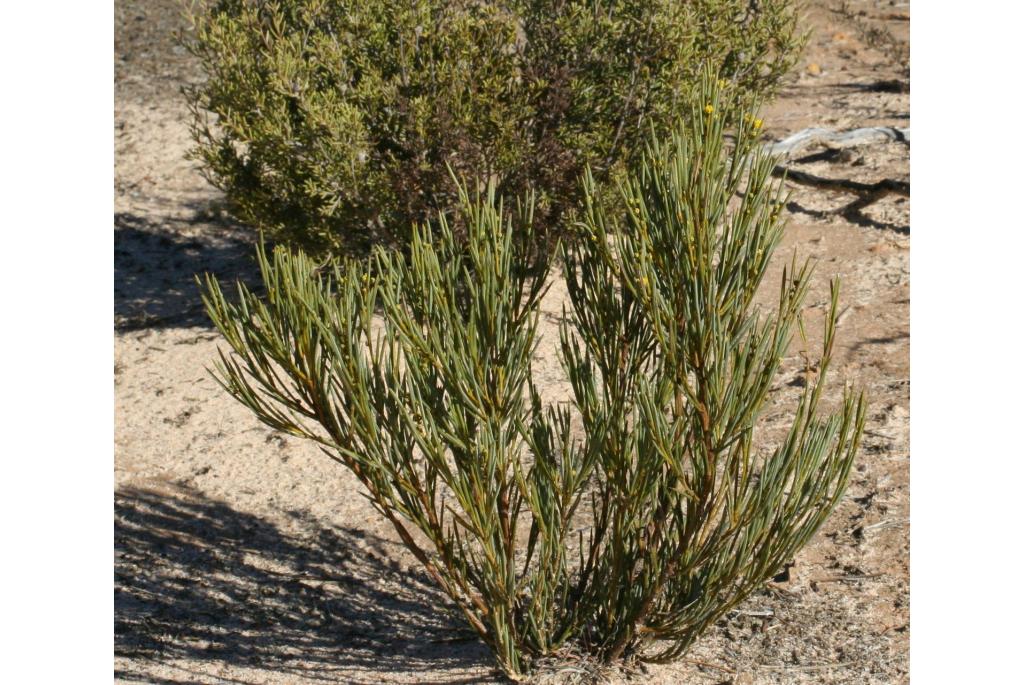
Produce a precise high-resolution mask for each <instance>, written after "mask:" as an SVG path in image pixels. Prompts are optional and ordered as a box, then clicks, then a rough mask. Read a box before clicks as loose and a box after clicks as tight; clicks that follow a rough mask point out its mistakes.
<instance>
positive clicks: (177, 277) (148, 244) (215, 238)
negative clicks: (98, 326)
mask: <svg viewBox="0 0 1024 685" xmlns="http://www.w3.org/2000/svg"><path fill="white" fill-rule="evenodd" d="M192 223H197V222H194V221H188V220H173V219H171V220H166V219H165V220H163V221H162V222H156V221H152V220H150V219H147V218H146V217H144V216H140V215H137V214H130V213H118V214H115V215H114V328H115V329H116V330H117V331H121V332H126V331H133V330H140V329H144V328H161V327H165V326H182V327H187V326H204V327H205V326H210V321H209V319H207V318H206V314H205V312H204V311H203V306H202V303H201V301H200V298H199V288H198V287H197V285H196V282H195V276H196V274H203V273H206V272H209V273H212V274H215V275H217V276H218V277H219V278H220V279H221V280H222V282H224V283H225V284H227V283H233V282H234V281H235V280H241V281H242V282H244V283H246V284H247V285H249V286H250V287H251V286H255V285H256V284H258V283H259V281H260V279H259V269H258V268H257V265H256V259H255V255H256V248H255V243H254V242H253V240H252V238H251V232H244V231H241V230H229V229H227V228H225V227H217V228H218V229H219V230H216V231H214V230H207V231H204V235H203V237H201V238H199V237H188V236H187V235H182V231H181V228H182V226H178V225H176V224H185V225H187V224H192ZM207 228H209V227H207Z"/></svg>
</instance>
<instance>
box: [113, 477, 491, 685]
mask: <svg viewBox="0 0 1024 685" xmlns="http://www.w3.org/2000/svg"><path fill="white" fill-rule="evenodd" d="M114 510H115V533H114V536H115V545H114V549H115V566H114V581H115V583H114V633H115V639H114V653H115V656H116V657H122V661H121V662H120V664H119V668H118V669H117V670H116V671H115V676H116V677H117V678H120V679H125V680H140V681H143V682H149V683H160V684H161V685H182V684H184V683H190V682H197V676H202V677H204V678H211V677H213V679H215V680H218V681H220V682H224V681H225V680H224V679H223V678H219V679H218V678H216V677H214V674H215V673H217V672H218V670H219V669H220V668H221V667H223V666H236V667H245V668H255V669H259V670H261V671H272V672H275V673H276V674H277V677H278V678H279V679H281V680H282V682H297V681H302V682H311V681H312V682H317V681H319V682H332V683H333V682H347V683H357V682H366V683H380V682H382V681H386V679H387V674H388V673H391V674H396V675H397V674H398V673H404V674H408V673H410V672H416V671H431V672H432V673H431V674H430V675H433V676H437V675H442V676H443V673H444V671H445V670H446V669H456V670H462V669H472V670H474V671H477V672H478V673H479V675H478V676H477V677H475V678H473V679H471V680H467V679H465V672H464V671H463V672H462V673H461V674H460V673H452V676H451V677H450V678H445V679H444V681H443V682H445V683H458V682H466V683H468V682H481V681H489V680H495V679H496V677H495V676H494V675H493V672H492V671H490V670H489V666H490V664H491V659H490V656H489V654H488V651H487V648H486V647H485V646H484V645H483V643H481V642H480V641H479V640H477V639H476V637H475V635H474V634H472V633H470V632H468V630H466V629H463V628H462V626H461V624H460V623H459V622H458V620H457V618H455V617H454V613H453V612H454V606H453V605H452V604H451V602H450V601H449V600H448V599H447V598H446V597H445V596H443V595H442V594H441V593H440V592H439V591H438V590H436V589H435V588H434V587H433V586H432V585H431V584H430V582H429V579H428V578H427V577H426V576H425V574H423V573H422V572H418V571H412V572H410V571H402V570H400V569H399V568H398V565H397V563H396V562H394V561H389V558H388V556H389V550H391V551H393V549H394V543H391V542H389V541H386V540H383V539H380V538H375V537H373V536H371V535H368V534H366V533H364V532H363V531H360V530H359V529H356V528H342V527H325V526H324V525H323V524H322V523H319V522H317V521H316V520H314V519H313V518H312V517H311V516H309V515H308V514H304V513H302V512H291V513H290V514H289V515H290V516H292V521H291V522H290V523H294V524H295V526H294V527H295V528H296V531H297V532H289V533H288V534H287V535H286V534H284V533H283V532H282V531H281V530H280V529H279V528H278V527H277V526H275V525H274V524H272V523H269V522H267V521H265V520H263V519H261V518H258V517H256V516H253V515H250V514H246V513H242V512H239V511H236V510H234V509H232V508H231V507H229V506H228V505H226V504H224V503H221V502H216V501H211V500H208V499H205V498H203V497H202V496H201V495H199V494H198V493H196V492H195V491H192V490H188V489H180V490H179V491H178V492H176V493H174V494H172V495H167V494H162V493H157V492H154V491H150V490H135V489H122V490H120V491H118V492H117V493H116V495H115V507H114ZM291 527H292V526H291V525H289V528H291ZM392 556H393V555H392ZM170 661H173V662H174V664H173V667H172V668H170V669H167V668H165V669H161V672H162V673H164V675H163V676H161V677H157V678H154V677H153V674H151V673H150V668H148V665H150V664H167V663H168V662H170ZM168 670H171V671H172V672H174V673H180V679H178V678H179V676H173V677H171V676H166V672H167V671H168ZM430 675H428V674H427V673H424V674H423V676H427V677H430ZM227 682H248V681H245V680H237V679H236V680H228V681H227ZM417 682H428V681H427V680H417Z"/></svg>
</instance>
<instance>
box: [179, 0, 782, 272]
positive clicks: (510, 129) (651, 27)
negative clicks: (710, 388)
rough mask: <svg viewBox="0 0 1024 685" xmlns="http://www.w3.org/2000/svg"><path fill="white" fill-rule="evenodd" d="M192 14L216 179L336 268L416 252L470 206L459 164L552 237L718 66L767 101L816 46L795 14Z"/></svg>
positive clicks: (496, 9) (341, 5)
mask: <svg viewBox="0 0 1024 685" xmlns="http://www.w3.org/2000/svg"><path fill="white" fill-rule="evenodd" d="M192 16H193V21H194V26H195V31H194V34H193V37H192V39H191V40H190V41H189V45H190V47H191V49H192V51H193V52H194V53H195V54H196V55H197V56H198V57H199V59H200V60H201V63H202V66H203V68H204V70H205V72H206V74H207V77H208V78H207V79H206V80H205V81H204V82H202V83H200V84H197V85H196V86H195V87H193V88H191V89H189V91H188V93H189V96H190V101H191V104H192V109H193V112H194V136H195V139H196V141H197V146H196V148H195V150H194V154H195V156H196V157H197V159H199V160H200V161H201V163H202V166H203V167H204V169H205V172H206V174H207V176H208V178H209V179H210V180H211V181H212V182H213V183H214V184H215V185H217V186H219V187H220V188H222V189H223V190H225V191H226V193H227V196H228V200H229V202H230V204H231V206H232V207H233V211H234V213H235V214H236V215H237V216H238V218H240V219H241V220H242V221H244V222H247V223H249V224H251V225H253V226H256V227H259V228H260V229H262V230H263V231H264V232H265V233H266V235H267V236H268V237H270V238H272V239H274V240H277V241H282V242H286V243H288V244H291V245H293V246H302V247H304V248H305V249H307V250H308V251H312V252H316V253H324V252H334V253H336V254H337V253H341V252H346V251H350V250H353V249H356V250H358V249H363V248H365V247H367V246H369V245H371V244H373V243H381V242H383V243H390V244H393V245H407V243H408V240H409V238H410V236H409V228H410V227H411V226H413V225H414V224H416V223H420V222H423V221H425V220H429V219H432V218H433V217H434V216H435V214H436V212H437V211H438V210H448V209H450V208H452V207H453V206H454V204H455V203H456V195H457V192H456V182H455V181H454V180H453V176H452V174H450V173H449V171H448V169H447V167H446V165H448V164H450V165H451V167H452V169H453V170H454V172H455V174H454V175H455V176H456V177H460V178H461V177H467V178H468V177H472V178H479V179H483V180H484V181H490V182H493V183H494V185H495V187H496V188H497V192H498V194H499V195H501V196H506V197H513V196H521V195H523V194H524V193H525V192H527V191H529V190H533V191H535V192H536V203H535V216H534V221H535V227H536V229H537V234H538V235H540V236H550V235H551V233H552V231H553V230H557V228H558V227H561V226H564V225H565V222H563V221H562V218H563V216H564V215H565V214H566V212H567V211H570V210H571V209H573V208H575V207H577V206H578V204H579V201H580V196H579V184H578V183H577V179H578V178H579V176H580V174H581V172H582V170H583V167H584V165H585V164H589V165H590V167H591V168H592V170H593V172H594V174H595V178H596V179H597V180H598V181H599V182H601V181H605V180H606V179H608V178H610V177H611V176H612V175H614V174H616V173H618V172H620V171H621V170H623V169H624V168H626V166H627V164H628V163H629V162H631V161H632V158H633V157H634V156H635V154H636V153H637V151H639V150H640V149H642V147H643V140H644V137H645V136H646V135H647V134H648V133H649V131H650V129H651V127H653V128H654V129H655V130H664V129H665V127H666V125H668V124H670V123H671V120H672V119H673V117H674V116H675V115H676V112H677V111H678V110H679V109H681V106H680V105H681V103H683V102H684V101H685V100H686V98H687V96H688V95H689V94H690V91H691V90H692V89H693V87H694V85H695V83H696V81H697V78H696V76H697V74H698V73H699V70H700V67H701V65H704V64H710V65H711V66H712V67H713V68H716V69H717V70H719V71H720V73H721V74H722V77H723V78H725V79H727V80H729V81H730V82H732V83H733V84H734V87H735V88H736V89H737V91H740V92H742V93H745V94H748V95H752V96H753V95H757V96H764V95H767V94H770V93H771V92H772V90H773V89H774V88H775V86H776V85H777V84H778V82H779V79H780V77H781V75H782V74H783V73H784V72H785V71H786V70H787V69H788V68H789V67H790V65H791V64H792V62H793V60H794V58H795V52H796V47H797V45H798V43H799V42H800V41H799V40H798V39H797V38H796V37H795V33H794V31H795V28H794V27H795V14H794V10H793V8H792V0H761V1H760V2H756V3H754V2H748V0H689V1H680V0H610V1H598V0H454V1H452V0H278V1H276V2H270V1H268V0H219V1H217V2H210V3H207V4H202V5H200V6H199V8H198V9H197V10H195V11H194V12H193V15H192ZM451 219H452V221H453V230H455V231H456V233H457V234H458V237H460V238H461V237H462V236H463V235H464V231H465V228H466V227H465V226H463V225H461V224H459V223H458V222H457V219H458V215H457V213H453V214H452V216H451Z"/></svg>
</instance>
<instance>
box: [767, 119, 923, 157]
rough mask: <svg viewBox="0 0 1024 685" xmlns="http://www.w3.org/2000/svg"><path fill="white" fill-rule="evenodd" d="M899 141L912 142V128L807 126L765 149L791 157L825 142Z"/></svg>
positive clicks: (851, 144)
mask: <svg viewBox="0 0 1024 685" xmlns="http://www.w3.org/2000/svg"><path fill="white" fill-rule="evenodd" d="M888 142H899V143H906V144H907V145H909V144H910V129H909V128H895V127H892V126H870V127H868V128H855V129H853V130H852V131H833V130H831V129H827V128H806V129H804V130H803V131H797V132H796V133H794V134H793V135H791V136H789V137H788V138H783V139H782V140H780V141H779V142H777V143H772V144H771V145H767V146H766V147H765V150H766V151H767V152H769V153H770V154H772V155H775V156H776V157H782V158H783V159H789V158H791V157H792V156H793V155H794V154H796V153H797V152H800V151H801V150H806V149H807V148H809V147H811V146H812V145H818V144H825V145H828V147H831V148H836V149H838V148H845V147H856V146H858V145H870V144H874V143H888Z"/></svg>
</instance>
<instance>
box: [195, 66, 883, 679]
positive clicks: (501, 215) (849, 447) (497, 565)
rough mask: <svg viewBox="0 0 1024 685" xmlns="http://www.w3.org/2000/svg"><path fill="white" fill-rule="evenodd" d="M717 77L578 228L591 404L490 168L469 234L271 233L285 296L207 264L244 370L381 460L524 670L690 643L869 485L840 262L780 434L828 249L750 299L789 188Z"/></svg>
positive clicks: (458, 583) (243, 382) (474, 616)
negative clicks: (845, 343)
mask: <svg viewBox="0 0 1024 685" xmlns="http://www.w3.org/2000/svg"><path fill="white" fill-rule="evenodd" d="M702 96H703V97H702V99H701V100H700V101H699V102H698V103H697V104H696V105H695V107H694V109H693V111H692V113H691V116H690V118H689V120H688V121H690V123H689V124H687V125H685V126H682V127H681V128H680V129H679V130H678V131H677V132H676V133H675V134H674V135H673V136H671V137H670V138H668V139H667V140H662V141H660V142H659V141H655V142H653V143H652V144H651V145H650V146H648V148H647V149H646V153H645V155H644V157H643V159H642V161H641V163H640V164H639V165H638V168H637V170H636V171H635V173H632V174H630V175H629V176H628V178H627V179H626V181H625V182H624V183H623V184H622V185H621V186H620V194H621V200H622V204H623V205H624V206H625V207H627V208H628V212H627V214H626V216H625V217H624V218H622V219H615V218H614V217H613V216H612V215H609V214H608V212H607V211H606V210H605V209H604V208H603V205H602V204H601V203H599V202H597V201H596V200H595V197H594V191H595V188H594V184H593V179H592V177H589V180H588V182H587V183H585V184H584V196H585V199H586V202H585V211H584V212H583V213H582V216H581V218H582V221H581V228H580V232H581V234H582V235H583V236H584V237H583V238H582V239H581V240H579V241H577V242H575V243H573V244H571V245H567V246H565V247H564V248H563V250H562V257H563V259H562V263H563V265H564V266H563V268H564V273H563V276H564V278H565V279H566V282H567V284H568V293H569V299H570V303H571V311H567V312H566V313H565V316H564V317H563V323H562V325H561V328H560V352H561V358H562V362H563V365H564V368H565V371H566V374H567V378H568V380H569V382H570V384H571V387H572V397H573V400H572V402H571V404H570V405H565V404H557V405H545V402H544V400H543V398H542V397H541V396H540V393H539V392H538V390H537V388H536V387H535V386H534V379H533V374H532V369H531V360H532V357H533V354H534V351H535V349H536V347H537V344H538V338H537V331H538V311H539V309H538V307H539V302H540V299H541V297H542V296H543V294H544V292H545V283H547V282H548V281H547V273H546V272H547V266H546V265H544V264H542V265H541V268H540V273H539V275H537V273H536V272H535V271H530V270H526V269H524V268H522V267H523V265H524V263H525V257H524V255H523V253H522V249H523V248H522V247H521V243H520V242H519V241H517V240H515V239H514V237H515V236H516V235H522V234H526V235H529V234H530V233H531V232H532V231H533V230H534V229H533V222H534V216H533V214H532V209H533V205H532V203H531V202H530V201H527V202H523V203H521V204H520V205H518V206H517V207H516V208H515V210H514V211H508V210H507V209H506V208H505V207H503V206H502V204H501V203H500V202H498V201H496V200H495V193H494V185H493V184H492V185H491V188H490V192H489V193H488V194H486V195H477V196H475V197H471V196H470V194H469V193H468V191H466V190H462V194H461V203H460V207H461V209H460V212H461V217H460V218H461V221H462V223H463V224H464V225H465V226H466V227H467V241H466V243H465V244H464V245H463V244H461V243H460V242H459V241H458V240H456V238H455V236H454V234H453V232H452V228H451V225H450V223H449V222H448V221H447V220H446V219H445V218H444V217H442V218H441V219H440V220H439V221H438V222H437V223H436V226H435V227H434V228H430V227H421V228H417V229H415V230H414V231H413V235H412V240H411V245H410V254H409V255H408V258H405V257H404V256H402V255H399V254H396V253H394V252H388V251H385V250H382V249H378V250H377V251H376V252H375V253H374V256H373V258H372V263H369V264H367V263H363V262H357V261H349V262H348V263H347V264H345V265H335V266H333V267H330V268H329V270H326V271H325V270H324V269H323V268H322V267H317V266H316V263H315V262H314V261H312V260H311V259H310V258H308V257H307V256H305V255H304V254H302V253H301V252H300V253H292V252H289V251H287V250H284V249H281V248H279V249H277V250H276V251H275V252H274V253H273V255H272V256H268V255H267V254H266V253H265V252H263V251H261V252H260V264H261V267H262V270H263V278H264V282H265V285H266V291H267V294H266V298H265V300H264V299H261V298H258V297H256V296H255V295H254V294H253V293H251V292H250V291H248V290H246V289H245V288H244V287H242V286H239V290H238V302H237V304H234V303H232V302H230V301H229V300H228V299H227V298H226V297H225V295H224V293H223V292H222V290H221V288H220V286H219V285H218V283H217V282H216V281H215V280H213V279H207V281H206V288H205V290H206V296H205V301H206V305H207V308H208V311H209V313H210V316H211V318H212V319H213V321H214V323H215V324H216V326H217V327H218V329H219V330H220V331H221V332H222V333H223V334H224V336H225V338H226V339H227V341H228V343H229V344H230V346H231V348H232V349H233V350H234V354H233V355H223V354H222V357H221V362H220V364H219V366H218V369H219V370H218V377H219V380H220V381H221V382H222V384H223V385H224V387H225V388H226V389H227V390H228V391H229V392H230V393H231V394H233V395H234V396H235V397H236V398H238V399H239V400H240V401H242V402H244V403H245V404H246V405H247V406H249V407H250V408H251V409H252V410H253V411H254V412H255V413H256V415H257V416H258V417H259V418H260V419H261V420H262V421H264V422H265V423H267V424H268V425H270V426H273V427H275V428H277V429H280V430H283V431H287V432H289V433H291V434H293V435H298V436H304V437H307V438H309V439H312V440H314V441H316V442H317V443H319V444H320V445H321V446H322V447H323V449H324V451H325V453H327V454H328V455H330V456H331V457H332V458H334V459H336V460H337V461H339V462H340V463H342V464H344V465H345V466H347V467H348V468H350V469H351V470H352V472H353V473H355V475H356V476H358V478H359V479H360V480H361V481H362V483H363V485H364V486H365V487H366V490H367V491H368V493H369V496H370V499H371V501H372V502H373V504H374V506H375V507H376V508H377V509H378V510H379V511H380V512H381V513H382V514H383V515H384V516H385V517H386V518H387V519H389V520H390V521H391V523H392V524H393V525H394V527H395V529H396V530H397V532H398V534H399V535H400V537H401V539H402V540H403V541H404V543H405V544H406V545H407V546H408V548H409V549H410V550H411V551H412V553H413V554H414V555H415V556H416V558H417V559H418V560H419V561H420V562H421V563H422V564H423V566H424V567H425V568H426V570H427V571H428V572H429V574H430V575H431V576H432V577H433V579H434V580H435V581H436V582H437V583H438V585H439V586H440V587H442V588H443V589H444V590H445V592H447V593H448V595H450V596H451V598H452V599H453V600H454V601H455V603H456V604H457V605H458V606H459V608H460V609H461V611H462V613H463V614H464V615H465V618H466V620H467V621H468V622H469V623H470V624H471V625H472V627H473V628H474V629H475V630H476V631H477V633H479V635H480V637H481V638H482V639H483V640H484V641H485V642H486V643H487V644H488V645H489V646H490V647H491V649H492V650H493V651H494V653H495V655H496V657H497V660H498V662H499V663H500V666H501V667H502V668H503V669H504V670H505V671H506V672H507V673H508V674H510V675H511V676H513V677H515V676H518V675H519V674H522V673H526V672H529V670H530V669H531V667H532V664H533V663H535V660H536V659H537V658H539V657H542V656H547V655H557V654H558V653H560V652H561V651H562V650H566V649H569V648H572V649H574V650H576V651H583V652H586V653H589V654H591V655H593V656H594V657H596V658H598V659H601V660H604V661H607V662H612V661H615V660H619V659H641V660H647V661H663V660H670V659H673V658H675V657H677V656H679V655H680V654H682V653H683V652H684V651H685V650H686V649H687V648H688V647H689V646H690V645H691V644H692V643H693V641H694V640H695V639H696V638H697V637H698V636H700V635H701V633H702V632H703V631H704V630H705V629H706V628H707V627H708V626H710V625H711V624H712V623H713V622H714V621H716V620H717V619H718V618H720V617H721V616H722V615H723V614H724V613H725V612H726V611H728V610H729V609H731V608H733V607H734V606H735V605H736V604H737V603H738V602H740V601H742V600H743V599H744V598H745V597H747V596H748V595H749V594H750V593H751V592H752V591H754V590H755V589H757V588H758V587H759V586H760V585H761V584H762V583H764V582H765V581H766V580H767V579H768V578H770V577H771V576H773V575H774V574H776V573H778V571H779V570H780V569H781V568H782V566H783V565H784V564H785V562H787V561H788V560H790V559H791V558H792V557H793V555H794V554H795V553H796V552H797V551H798V550H799V549H800V548H801V547H802V546H803V545H804V544H805V543H806V542H807V541H808V539H809V538H810V537H811V535H812V534H813V533H814V532H815V530H816V529H817V528H818V527H819V526H820V525H821V523H822V522H823V521H824V519H825V518H826V516H827V515H828V514H829V513H830V512H831V511H832V509H833V508H834V507H835V505H836V503H837V502H838V500H839V498H840V497H841V495H842V493H843V491H844V489H845V486H846V482H847V478H848V474H849V472H850V467H851V465H852V462H853V458H854V455H855V452H856V450H857V444H858V442H859V438H860V433H861V430H862V428H863V422H864V402H863V398H861V397H859V396H855V395H854V394H853V393H852V392H850V391H847V392H846V393H845V398H844V400H843V402H842V405H841V408H840V410H839V412H838V414H836V415H833V416H829V417H827V418H819V416H818V415H819V403H820V400H821V396H822V392H823V390H822V388H823V385H822V384H823V383H824V381H825V377H826V375H827V372H828V368H829V361H830V358H831V356H832V349H833V342H834V339H835V329H836V316H837V311H836V310H837V303H838V284H836V283H834V284H833V287H832V302H831V307H830V309H829V312H828V316H827V320H826V324H825V334H824V346H823V349H822V355H821V359H820V361H819V362H818V367H817V369H818V371H817V377H816V378H811V377H810V376H811V374H810V373H809V374H808V376H809V378H808V382H807V384H806V386H805V388H804V390H803V393H802V396H801V397H800V399H799V401H798V403H797V405H796V407H795V415H794V419H793V424H792V427H791V428H790V429H789V431H788V433H787V434H786V435H785V436H784V437H783V438H782V439H781V442H780V443H779V444H778V446H776V447H775V448H774V449H758V448H757V443H756V441H755V435H754V428H755V424H756V423H757V417H758V414H759V412H760V409H761V407H762V405H763V403H764V401H765V398H766V396H767V394H768V392H769V388H770V386H771V383H772V380H773V379H774V378H775V376H776V373H777V371H778V369H779V364H780V360H781V358H782V356H783V355H784V354H785V352H786V350H787V348H788V347H789V344H790V342H791V339H792V329H793V326H794V324H798V323H800V321H801V320H800V310H801V302H802V300H803V297H804V294H805V292H806V289H807V283H808V275H809V267H808V266H807V265H806V264H805V265H803V266H801V267H797V266H796V262H795V258H794V262H793V265H792V266H791V267H790V268H788V269H786V270H785V272H784V274H783V277H782V282H781V284H780V290H779V296H778V310H777V311H776V312H774V313H772V312H762V311H761V310H760V309H759V308H758V307H756V306H755V304H754V297H755V292H757V291H758V287H759V285H760V284H761V281H762V279H763V277H764V275H765V271H766V268H767V265H768V262H769V259H770V258H771V255H772V252H773V250H774V249H775V247H776V245H777V244H778V241H779V238H780V235H781V231H782V223H781V220H780V217H779V207H780V204H779V200H780V199H781V198H780V193H781V187H780V186H779V185H777V184H774V183H773V182H772V180H771V169H772V166H773V160H772V159H770V158H768V157H766V156H765V155H764V153H762V152H759V149H760V148H759V147H757V146H756V145H755V139H756V133H755V125H756V124H755V123H754V121H753V120H749V118H748V119H743V118H740V124H739V126H738V131H737V135H736V143H735V145H734V146H732V148H731V149H727V148H726V146H725V143H724V141H725V139H726V136H725V125H724V123H723V117H722V116H721V112H723V111H729V110H730V109H731V108H732V107H733V106H734V104H735V103H734V102H733V101H730V98H729V97H728V96H727V94H722V93H720V92H718V90H717V88H716V87H715V86H714V84H713V83H712V82H708V83H706V84H705V85H704V89H703V92H702ZM737 195H739V197H737ZM414 528H415V529H418V531H419V532H420V533H422V536H414V535H413V530H412V529H414Z"/></svg>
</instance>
